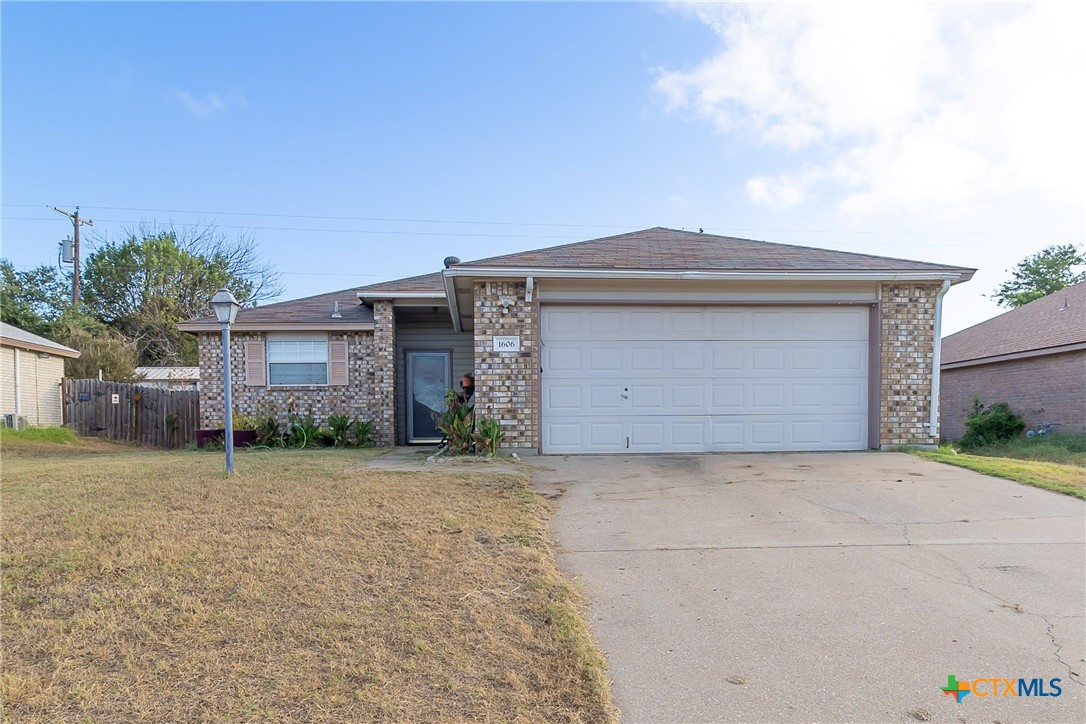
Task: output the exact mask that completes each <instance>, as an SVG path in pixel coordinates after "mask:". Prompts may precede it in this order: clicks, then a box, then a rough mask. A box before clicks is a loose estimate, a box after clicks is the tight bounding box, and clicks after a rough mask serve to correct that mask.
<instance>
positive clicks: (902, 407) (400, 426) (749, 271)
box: [181, 228, 974, 453]
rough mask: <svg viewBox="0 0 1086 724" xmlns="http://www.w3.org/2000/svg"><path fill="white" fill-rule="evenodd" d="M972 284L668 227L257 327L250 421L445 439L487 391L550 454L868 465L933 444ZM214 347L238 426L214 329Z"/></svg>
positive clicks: (460, 270) (242, 358)
mask: <svg viewBox="0 0 1086 724" xmlns="http://www.w3.org/2000/svg"><path fill="white" fill-rule="evenodd" d="M973 271H974V270H972V269H967V268H962V267H954V266H948V265H943V264H931V263H925V262H916V261H907V260H902V259H890V258H885V257H877V256H870V255H866V254H851V253H846V252H839V251H829V250H822V249H811V248H807V247H799V246H790V245H784V244H771V243H767V242H762V241H751V240H747V239H735V238H731V237H724V236H714V235H712V234H700V233H691V232H686V231H675V230H672V229H663V228H654V229H647V230H644V231H638V232H633V233H629V234H620V235H617V236H612V237H607V238H604V239H594V240H591V241H585V242H580V243H576V244H567V245H564V246H558V247H552V248H548V249H539V250H535V251H528V252H522V253H516V254H508V255H505V256H499V257H493V258H489V259H481V260H478V261H473V262H460V260H458V259H456V258H454V257H450V258H448V259H446V260H445V268H444V269H443V270H441V271H438V272H434V273H432V274H425V275H422V276H417V277H411V278H408V279H401V280H396V281H391V282H384V283H381V284H373V285H370V286H366V287H361V288H353V289H346V290H343V291H339V292H332V293H329V294H322V295H317V296H314V297H308V298H305V299H299V300H295V301H289V302H281V303H278V304H269V305H267V306H262V307H256V308H252V309H243V310H241V311H240V312H239V313H238V318H237V322H236V323H235V325H234V326H233V328H232V329H233V343H232V349H231V355H232V357H231V369H232V372H233V378H234V379H233V394H234V400H235V405H236V408H237V409H238V410H239V411H241V412H244V413H247V414H264V413H267V414H274V415H277V416H278V417H279V418H280V419H281V420H285V418H286V415H287V413H288V411H289V410H291V409H293V410H294V411H296V412H299V413H302V414H307V413H311V414H313V415H314V416H316V417H317V418H319V419H321V420H322V421H323V420H325V419H326V418H327V417H328V416H329V415H332V414H347V415H351V416H354V417H361V418H364V419H367V420H371V421H372V422H373V423H374V436H375V439H376V440H377V442H378V443H379V444H383V445H392V444H405V443H414V442H433V441H435V440H436V439H437V438H438V437H439V435H440V433H438V432H437V431H436V430H435V428H434V425H433V420H432V418H431V411H433V410H438V409H440V408H441V407H442V399H443V395H444V392H445V390H446V389H447V388H449V387H454V386H455V385H456V383H457V382H458V381H459V379H460V376H461V375H462V374H463V373H465V372H469V371H473V372H474V373H475V389H476V415H477V417H478V418H479V419H482V418H488V417H489V418H494V419H497V420H499V421H500V422H501V424H502V427H503V429H504V430H505V433H506V438H505V445H506V446H507V447H510V448H517V449H526V450H533V449H534V450H538V451H540V452H543V453H594V452H601V453H602V452H627V451H628V452H676V451H682V452H696V451H738V450H861V449H868V448H892V447H896V446H900V445H907V444H908V445H931V444H934V443H935V442H936V441H937V440H938V437H939V435H938V416H937V414H936V413H937V404H936V405H933V403H934V402H935V398H936V397H937V395H938V379H937V377H938V376H937V374H933V360H934V358H935V353H936V347H937V345H936V343H935V340H936V339H937V337H938V333H937V330H938V328H939V318H940V311H941V300H942V296H943V293H945V291H946V289H948V288H949V287H950V285H951V284H956V283H959V282H963V281H968V280H969V279H970V278H971V277H972V275H973ZM181 329H183V330H185V331H189V332H193V333H195V334H197V335H198V336H199V340H200V342H199V348H200V394H201V412H202V414H203V416H204V423H205V425H207V426H211V427H215V426H218V425H219V424H220V420H221V418H222V416H223V405H222V391H221V390H222V364H221V360H220V357H221V351H220V342H219V327H218V325H217V324H216V323H215V321H214V319H213V318H209V317H203V318H200V319H194V320H190V321H188V322H186V323H184V324H183V325H181Z"/></svg>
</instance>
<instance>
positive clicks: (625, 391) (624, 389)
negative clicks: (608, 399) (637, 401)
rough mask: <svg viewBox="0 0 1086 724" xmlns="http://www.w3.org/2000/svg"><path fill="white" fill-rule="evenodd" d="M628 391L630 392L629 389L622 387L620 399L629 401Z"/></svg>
mask: <svg viewBox="0 0 1086 724" xmlns="http://www.w3.org/2000/svg"><path fill="white" fill-rule="evenodd" d="M629 391H630V388H629V387H623V388H622V399H624V400H628V399H630V396H629V395H628V394H627V393H628V392H629Z"/></svg>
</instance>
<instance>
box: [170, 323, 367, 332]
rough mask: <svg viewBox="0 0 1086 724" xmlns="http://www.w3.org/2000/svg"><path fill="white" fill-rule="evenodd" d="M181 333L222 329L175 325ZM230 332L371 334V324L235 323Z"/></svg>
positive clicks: (215, 325)
mask: <svg viewBox="0 0 1086 724" xmlns="http://www.w3.org/2000/svg"><path fill="white" fill-rule="evenodd" d="M177 328H178V329H179V330H181V331H182V332H219V331H221V330H222V327H220V326H219V323H218V322H212V323H211V324H206V323H182V324H179V325H177ZM230 331H231V332H372V331H373V323H372V322H359V323H358V324H324V323H321V322H308V323H307V322H263V323H257V322H235V323H234V324H231V325H230Z"/></svg>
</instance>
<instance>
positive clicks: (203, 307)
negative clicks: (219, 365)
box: [83, 226, 282, 365]
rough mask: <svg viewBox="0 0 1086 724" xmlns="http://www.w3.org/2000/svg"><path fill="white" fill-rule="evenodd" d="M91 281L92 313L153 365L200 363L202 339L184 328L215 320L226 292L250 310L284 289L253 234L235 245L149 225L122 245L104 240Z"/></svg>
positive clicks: (198, 231)
mask: <svg viewBox="0 0 1086 724" xmlns="http://www.w3.org/2000/svg"><path fill="white" fill-rule="evenodd" d="M83 283H84V289H85V291H84V302H85V305H86V307H87V309H88V310H91V311H92V312H93V314H94V315H95V316H96V317H97V318H98V319H100V320H101V321H103V322H105V323H106V324H107V325H109V327H110V328H111V329H113V330H115V331H117V332H119V333H120V334H122V335H123V336H124V337H125V338H126V339H128V340H130V341H132V342H134V343H135V345H136V348H137V350H138V353H139V362H140V364H146V365H157V364H196V362H197V350H196V341H195V339H194V338H193V337H192V336H191V335H188V334H185V333H183V332H180V331H179V330H178V329H177V323H178V322H181V321H183V320H185V319H189V318H191V317H197V316H201V315H204V314H210V313H211V306H210V304H209V300H210V299H211V297H212V295H214V293H215V292H216V291H218V290H219V289H220V288H221V287H224V286H225V287H227V288H229V289H230V290H231V291H232V292H233V293H234V296H235V297H237V299H238V301H240V302H241V303H242V304H243V305H246V306H253V305H255V304H256V303H258V302H260V301H264V300H267V299H271V298H274V297H276V296H278V295H279V294H280V293H281V291H282V287H281V285H280V283H279V274H278V273H277V272H276V271H275V270H274V268H273V267H272V266H271V265H270V264H268V263H266V262H264V261H263V260H261V259H260V258H259V257H258V255H257V253H256V243H255V241H254V239H253V237H252V236H251V235H247V234H242V235H240V236H238V237H237V238H236V239H234V240H230V239H227V238H226V237H225V236H223V235H222V234H220V233H219V232H218V231H217V230H216V229H215V228H214V227H213V226H202V227H198V228H195V229H193V230H191V231H187V232H177V231H175V230H174V229H172V228H164V229H162V228H157V227H143V228H141V229H139V230H137V231H134V232H127V234H126V236H125V237H124V238H122V239H121V240H119V241H109V240H106V239H99V247H98V248H97V249H96V250H95V251H94V252H93V253H91V255H90V256H89V257H88V258H87V263H86V267H85V270H84V272H83Z"/></svg>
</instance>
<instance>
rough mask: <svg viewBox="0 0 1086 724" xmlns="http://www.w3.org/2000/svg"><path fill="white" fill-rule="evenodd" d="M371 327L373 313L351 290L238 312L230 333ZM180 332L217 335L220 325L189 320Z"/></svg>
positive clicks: (210, 318)
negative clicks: (337, 303) (335, 315)
mask: <svg viewBox="0 0 1086 724" xmlns="http://www.w3.org/2000/svg"><path fill="white" fill-rule="evenodd" d="M336 302H339V317H338V318H334V317H333V316H332V314H333V312H334V310H335V303H336ZM372 327H373V309H372V308H370V307H367V306H365V305H363V304H362V303H360V302H359V301H358V297H357V288H356V287H352V288H351V289H341V290H340V291H338V292H328V293H327V294H317V295H315V296H312V297H304V298H302V299H292V300H290V301H288V302H277V303H275V304H265V305H263V306H259V307H249V308H247V309H239V310H238V316H237V320H236V321H235V322H234V324H233V325H232V326H231V329H235V330H239V331H246V330H262V329H283V330H304V329H319V330H336V329H342V330H351V329H371V328H372ZM177 328H178V329H180V330H182V331H184V332H205V331H218V329H219V323H218V322H217V321H215V317H214V315H211V316H207V317H197V318H196V319H190V320H187V321H185V322H182V323H181V324H179V325H177Z"/></svg>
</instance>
